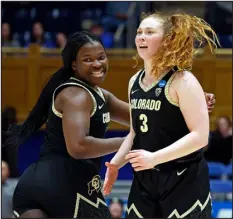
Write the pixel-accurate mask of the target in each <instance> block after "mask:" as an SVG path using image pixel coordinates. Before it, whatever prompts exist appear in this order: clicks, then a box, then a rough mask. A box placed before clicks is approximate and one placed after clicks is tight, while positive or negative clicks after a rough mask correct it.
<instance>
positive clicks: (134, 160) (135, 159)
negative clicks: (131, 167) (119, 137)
mask: <svg viewBox="0 0 233 219" xmlns="http://www.w3.org/2000/svg"><path fill="white" fill-rule="evenodd" d="M129 162H130V163H135V162H139V157H136V158H131V159H130V160H129Z"/></svg>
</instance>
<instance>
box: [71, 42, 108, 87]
mask: <svg viewBox="0 0 233 219" xmlns="http://www.w3.org/2000/svg"><path fill="white" fill-rule="evenodd" d="M72 68H73V70H74V71H75V72H76V75H77V76H78V77H79V78H80V79H82V80H85V81H86V82H88V83H90V84H91V85H99V84H101V83H102V82H103V81H104V79H105V77H106V75H107V71H108V59H107V56H106V53H105V50H104V48H103V46H102V45H101V44H100V43H99V42H91V43H86V44H84V45H83V46H82V47H81V48H80V50H79V52H78V54H77V57H76V61H74V62H73V63H72Z"/></svg>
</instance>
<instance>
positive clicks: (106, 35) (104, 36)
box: [91, 24, 113, 48]
mask: <svg viewBox="0 0 233 219" xmlns="http://www.w3.org/2000/svg"><path fill="white" fill-rule="evenodd" d="M91 32H92V33H93V34H95V35H96V36H97V37H98V38H99V39H100V40H101V41H102V43H103V44H104V47H105V48H112V47H113V34H112V33H111V32H106V31H105V30H104V27H103V26H102V25H100V24H95V25H93V26H92V28H91Z"/></svg>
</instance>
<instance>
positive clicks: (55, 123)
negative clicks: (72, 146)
mask: <svg viewBox="0 0 233 219" xmlns="http://www.w3.org/2000/svg"><path fill="white" fill-rule="evenodd" d="M68 86H77V87H81V88H83V89H85V90H87V91H88V93H89V94H90V95H91V97H92V100H93V106H94V107H93V110H92V113H91V115H90V117H91V118H90V129H89V134H88V135H89V136H92V137H96V138H104V134H105V132H106V129H107V126H108V124H109V122H110V113H109V110H108V106H107V103H106V101H105V97H104V94H103V92H102V91H101V89H100V88H97V89H94V88H93V87H91V86H89V85H88V84H87V83H85V82H83V81H80V80H78V79H76V78H70V79H69V80H68V81H66V82H65V83H63V84H61V85H60V86H59V87H57V89H56V90H55V91H54V94H53V99H52V103H51V106H50V109H49V115H48V120H47V124H46V131H45V140H44V144H43V146H42V148H41V156H45V155H56V154H59V155H62V156H70V155H69V154H68V151H67V148H66V143H65V138H64V134H63V129H62V114H61V113H59V112H58V111H57V110H56V109H55V106H54V101H55V98H56V95H57V94H58V93H59V92H60V91H61V90H62V89H64V88H65V87H68ZM89 160H92V161H94V162H95V164H96V165H97V168H98V169H99V170H100V166H101V158H94V159H89ZM77 162H78V160H77Z"/></svg>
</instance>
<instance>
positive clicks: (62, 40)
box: [56, 32, 67, 49]
mask: <svg viewBox="0 0 233 219" xmlns="http://www.w3.org/2000/svg"><path fill="white" fill-rule="evenodd" d="M66 42H67V37H66V35H65V34H64V33H61V32H60V33H57V35H56V45H57V48H61V49H63V48H64V47H65V45H66Z"/></svg>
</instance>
